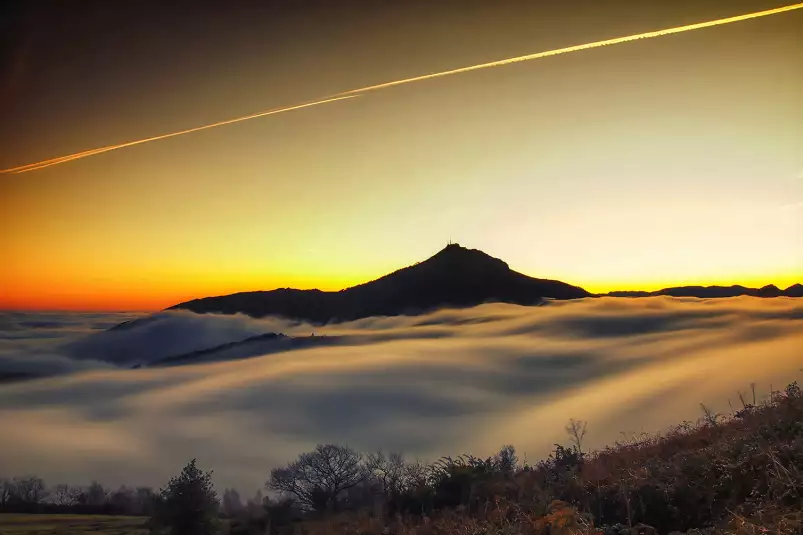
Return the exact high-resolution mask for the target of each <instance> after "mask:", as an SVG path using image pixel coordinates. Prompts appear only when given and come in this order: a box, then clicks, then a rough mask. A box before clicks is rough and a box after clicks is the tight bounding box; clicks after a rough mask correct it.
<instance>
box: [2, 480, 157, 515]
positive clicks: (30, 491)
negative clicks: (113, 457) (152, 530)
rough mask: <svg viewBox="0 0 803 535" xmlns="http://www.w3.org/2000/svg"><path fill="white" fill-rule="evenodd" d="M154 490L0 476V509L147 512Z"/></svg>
mask: <svg viewBox="0 0 803 535" xmlns="http://www.w3.org/2000/svg"><path fill="white" fill-rule="evenodd" d="M153 497H154V492H153V490H152V489H151V488H149V487H137V488H133V487H126V486H121V487H120V488H118V489H110V488H106V487H104V486H103V485H101V484H100V483H98V482H96V481H93V482H92V483H91V484H90V485H88V486H85V487H84V486H73V485H66V484H58V485H54V486H52V487H48V486H47V485H46V484H45V482H44V480H43V479H42V478H40V477H37V476H33V475H28V476H21V477H14V478H11V479H2V478H0V512H5V513H74V514H112V515H114V514H117V515H137V516H139V515H150V514H151V513H152V505H153Z"/></svg>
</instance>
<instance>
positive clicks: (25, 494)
mask: <svg viewBox="0 0 803 535" xmlns="http://www.w3.org/2000/svg"><path fill="white" fill-rule="evenodd" d="M14 496H15V497H16V498H17V499H19V501H21V502H24V503H39V502H41V501H42V500H44V499H45V496H47V487H45V482H44V480H42V478H39V477H36V476H26V477H15V478H14Z"/></svg>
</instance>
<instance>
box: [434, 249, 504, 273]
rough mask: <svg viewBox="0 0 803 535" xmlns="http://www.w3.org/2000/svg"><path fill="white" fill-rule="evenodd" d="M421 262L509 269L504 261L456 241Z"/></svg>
mask: <svg viewBox="0 0 803 535" xmlns="http://www.w3.org/2000/svg"><path fill="white" fill-rule="evenodd" d="M423 263H438V264H448V265H449V266H452V267H455V268H461V269H471V268H485V269H491V270H499V271H508V270H510V267H509V266H508V265H507V263H506V262H504V261H502V260H500V259H498V258H494V257H493V256H491V255H489V254H487V253H485V252H483V251H480V250H479V249H468V248H466V247H463V246H461V245H460V244H458V243H449V245H447V246H446V247H444V248H443V249H441V250H440V251H438V252H437V253H436V254H435V255H434V256H432V257H430V258H429V259H427V260H425V261H424V262H423Z"/></svg>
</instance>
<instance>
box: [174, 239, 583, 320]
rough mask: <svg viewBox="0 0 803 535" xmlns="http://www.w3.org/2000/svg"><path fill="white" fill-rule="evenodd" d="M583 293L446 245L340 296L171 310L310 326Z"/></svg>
mask: <svg viewBox="0 0 803 535" xmlns="http://www.w3.org/2000/svg"><path fill="white" fill-rule="evenodd" d="M589 296H590V294H589V293H588V292H587V291H585V290H584V289H582V288H579V287H577V286H572V285H569V284H566V283H563V282H560V281H554V280H547V279H536V278H532V277H528V276H526V275H523V274H521V273H518V272H516V271H513V270H511V269H510V267H508V265H507V264H506V263H505V262H503V261H502V260H499V259H498V258H493V257H492V256H489V255H487V254H485V253H484V252H482V251H479V250H476V249H466V248H464V247H461V246H459V245H457V244H451V245H448V246H447V247H446V248H445V249H443V250H442V251H440V252H439V253H437V254H436V255H435V256H433V257H431V258H429V259H427V260H425V261H423V262H420V263H418V264H415V265H413V266H409V267H406V268H404V269H400V270H398V271H395V272H393V273H391V274H389V275H386V276H384V277H382V278H380V279H377V280H374V281H371V282H368V283H365V284H361V285H358V286H354V287H352V288H347V289H345V290H341V291H339V292H323V291H320V290H293V289H278V290H273V291H263V292H244V293H237V294H232V295H225V296H218V297H206V298H203V299H195V300H192V301H188V302H186V303H180V304H178V305H175V306H172V307H170V309H184V310H191V311H193V312H197V313H207V312H217V313H224V314H234V313H238V312H239V313H243V314H247V315H249V316H253V317H263V316H272V315H273V316H284V317H287V318H293V319H300V320H306V321H311V322H320V323H323V322H327V321H332V320H353V319H358V318H365V317H369V316H394V315H399V314H410V313H419V312H424V311H427V310H432V309H435V308H439V307H444V306H453V307H454V306H457V307H465V306H474V305H478V304H482V303H486V302H503V303H511V304H519V305H532V304H535V303H538V302H540V301H541V300H542V299H544V298H552V299H576V298H581V297H589Z"/></svg>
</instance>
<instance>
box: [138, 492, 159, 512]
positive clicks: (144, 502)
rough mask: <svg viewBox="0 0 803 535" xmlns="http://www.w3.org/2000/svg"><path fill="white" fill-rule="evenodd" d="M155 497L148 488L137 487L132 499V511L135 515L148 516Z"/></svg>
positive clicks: (151, 510)
mask: <svg viewBox="0 0 803 535" xmlns="http://www.w3.org/2000/svg"><path fill="white" fill-rule="evenodd" d="M155 498H156V495H155V494H154V492H153V489H152V488H150V487H137V490H136V495H135V497H134V504H135V505H134V511H135V514H137V515H143V516H150V514H151V513H152V512H153V504H154V500H155Z"/></svg>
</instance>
